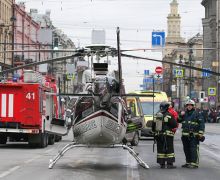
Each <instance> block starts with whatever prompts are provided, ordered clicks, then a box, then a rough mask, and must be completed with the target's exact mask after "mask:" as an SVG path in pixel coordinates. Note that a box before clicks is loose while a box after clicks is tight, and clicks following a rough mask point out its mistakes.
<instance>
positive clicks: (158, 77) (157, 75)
mask: <svg viewBox="0 0 220 180" xmlns="http://www.w3.org/2000/svg"><path fill="white" fill-rule="evenodd" d="M162 78H163V75H161V74H154V79H162Z"/></svg>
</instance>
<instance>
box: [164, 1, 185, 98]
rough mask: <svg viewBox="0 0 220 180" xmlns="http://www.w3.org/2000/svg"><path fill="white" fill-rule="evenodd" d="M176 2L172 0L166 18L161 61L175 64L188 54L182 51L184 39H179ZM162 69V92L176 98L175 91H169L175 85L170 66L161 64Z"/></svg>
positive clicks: (178, 16)
mask: <svg viewBox="0 0 220 180" xmlns="http://www.w3.org/2000/svg"><path fill="white" fill-rule="evenodd" d="M178 5H179V4H178V2H177V0H172V2H171V3H170V13H169V14H168V16H167V37H166V44H165V50H164V51H163V61H170V62H177V63H178V61H179V58H180V57H181V59H183V60H184V59H186V57H187V55H188V52H187V51H184V50H183V49H184V48H186V47H187V44H186V43H185V42H184V39H183V38H182V37H181V17H180V14H179V13H178ZM163 68H164V76H163V78H164V83H163V90H164V91H165V92H167V94H168V96H169V97H177V96H178V95H177V89H176V87H175V89H176V90H173V91H172V89H171V87H172V85H174V84H176V81H175V77H173V70H174V69H175V67H173V66H172V65H170V64H166V63H163Z"/></svg>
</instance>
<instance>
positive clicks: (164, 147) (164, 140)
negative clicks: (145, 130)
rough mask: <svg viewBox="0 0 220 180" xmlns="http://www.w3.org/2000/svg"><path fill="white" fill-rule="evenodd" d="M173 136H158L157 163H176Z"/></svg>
mask: <svg viewBox="0 0 220 180" xmlns="http://www.w3.org/2000/svg"><path fill="white" fill-rule="evenodd" d="M173 138H174V137H173V136H168V135H162V134H161V135H158V136H157V138H156V140H157V163H159V164H165V162H167V164H172V163H174V162H175V154H174V146H173Z"/></svg>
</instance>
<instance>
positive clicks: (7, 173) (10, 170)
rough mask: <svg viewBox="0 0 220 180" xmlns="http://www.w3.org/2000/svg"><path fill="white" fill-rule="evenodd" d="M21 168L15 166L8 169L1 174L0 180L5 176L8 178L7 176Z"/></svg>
mask: <svg viewBox="0 0 220 180" xmlns="http://www.w3.org/2000/svg"><path fill="white" fill-rule="evenodd" d="M20 167H21V166H15V167H13V168H11V169H9V170H8V171H5V172H3V173H1V174H0V178H3V177H5V176H8V175H9V174H11V173H12V172H14V171H16V170H17V169H19V168H20Z"/></svg>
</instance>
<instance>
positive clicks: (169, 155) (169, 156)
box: [167, 153, 175, 158]
mask: <svg viewBox="0 0 220 180" xmlns="http://www.w3.org/2000/svg"><path fill="white" fill-rule="evenodd" d="M167 157H168V158H173V157H175V154H174V153H171V154H167Z"/></svg>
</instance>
